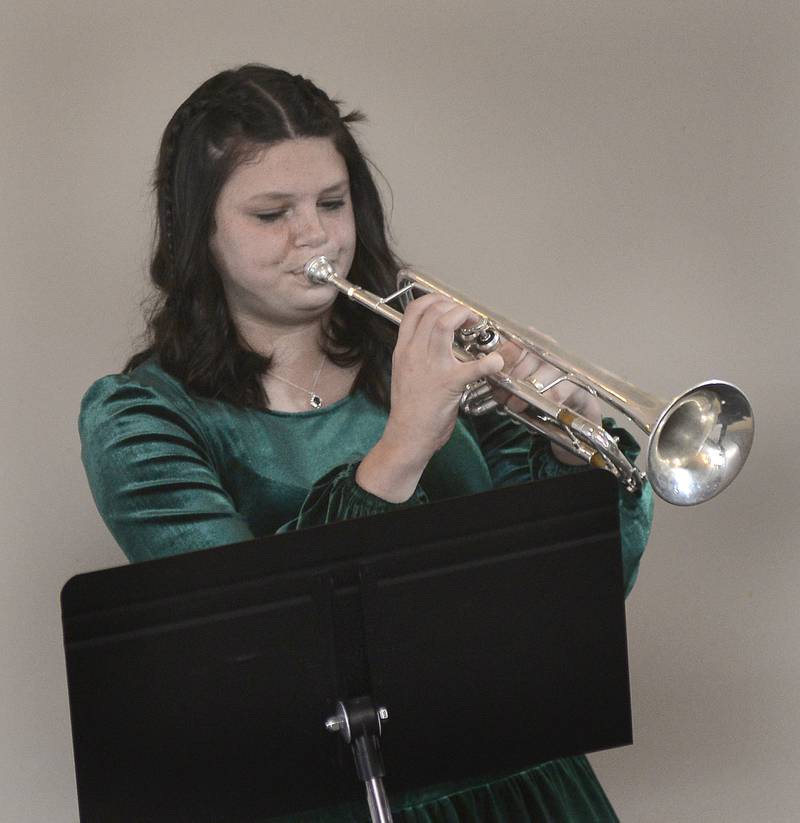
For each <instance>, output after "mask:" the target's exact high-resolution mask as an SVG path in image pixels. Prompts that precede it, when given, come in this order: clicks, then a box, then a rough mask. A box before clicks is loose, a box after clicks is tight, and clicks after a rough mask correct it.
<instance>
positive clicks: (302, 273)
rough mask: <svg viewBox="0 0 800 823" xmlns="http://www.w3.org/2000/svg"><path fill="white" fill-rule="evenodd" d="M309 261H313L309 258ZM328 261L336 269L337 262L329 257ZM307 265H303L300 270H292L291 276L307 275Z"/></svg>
mask: <svg viewBox="0 0 800 823" xmlns="http://www.w3.org/2000/svg"><path fill="white" fill-rule="evenodd" d="M309 259H312V258H309ZM327 259H328V260H329V261H330V263H331V265H332V266H333V268H334V269H336V260H335V259H334V258H332V257H327ZM307 262H308V261H306V263H307ZM306 263H303V265H302V266H300V268H298V269H291V270H290V271H289V274H297V275H305V273H306Z"/></svg>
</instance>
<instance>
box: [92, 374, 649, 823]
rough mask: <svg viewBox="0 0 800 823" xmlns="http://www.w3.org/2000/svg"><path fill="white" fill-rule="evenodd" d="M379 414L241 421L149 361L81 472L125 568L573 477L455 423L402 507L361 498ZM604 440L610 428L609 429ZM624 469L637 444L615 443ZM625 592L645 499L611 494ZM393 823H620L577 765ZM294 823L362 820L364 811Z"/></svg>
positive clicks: (535, 441)
mask: <svg viewBox="0 0 800 823" xmlns="http://www.w3.org/2000/svg"><path fill="white" fill-rule="evenodd" d="M385 424H386V412H385V411H384V410H383V409H380V408H377V407H376V406H374V405H373V404H372V403H370V402H369V401H368V400H367V399H366V397H364V395H363V394H361V393H356V394H353V395H350V396H348V397H346V398H344V399H342V400H340V401H338V402H336V403H333V404H331V405H329V406H324V407H323V408H320V409H317V410H310V411H307V412H298V413H285V412H275V411H259V410H254V409H239V408H235V407H233V406H231V405H229V404H227V403H224V402H221V401H215V400H207V399H202V398H199V397H196V396H194V395H191V394H190V393H189V392H187V391H186V389H185V388H184V387H183V386H182V384H181V383H180V382H179V381H177V380H176V379H174V378H173V377H171V376H170V375H168V374H167V373H165V372H164V371H163V370H162V369H161V368H160V367H159V366H158V365H156V364H155V363H154V362H152V361H151V362H148V363H145V364H143V365H141V366H139V367H138V368H137V369H136V370H135V371H133V372H132V373H131V374H129V375H112V376H108V377H104V378H102V379H100V380H98V381H97V382H96V383H95V384H94V385H93V386H92V387H91V388H90V389H89V391H88V392H87V393H86V396H85V397H84V399H83V403H82V406H81V415H80V434H81V442H82V448H83V452H82V455H83V461H84V466H85V468H86V473H87V476H88V479H89V485H90V487H91V489H92V494H93V495H94V499H95V502H96V503H97V507H98V509H99V511H100V514H101V515H102V517H103V520H104V521H105V523H106V524H107V526H108V528H109V529H110V530H111V532H112V534H113V535H114V537H115V539H116V540H117V542H118V543H119V545H120V546H121V548H122V550H123V551H124V552H125V554H126V556H127V557H128V559H129V560H131V561H132V562H137V561H142V560H149V559H153V558H158V557H164V556H167V555H172V554H177V553H180V552H189V551H194V550H196V549H202V548H208V547H212V546H219V545H222V544H226V543H235V542H239V541H244V540H251V539H252V538H253V537H259V536H263V535H269V534H273V533H275V532H284V531H289V530H294V529H301V528H304V527H307V526H313V525H319V524H323V523H329V522H332V521H335V520H341V519H345V518H353V517H364V516H368V515H371V514H377V513H380V512H385V511H390V510H392V509H396V508H401V507H406V506H413V505H420V504H422V503H425V502H426V501H429V500H438V499H443V498H446V497H453V496H459V495H465V494H471V493H476V492H481V491H486V490H488V489H491V488H493V487H497V486H504V485H509V484H514V483H520V482H526V481H528V480H531V479H543V478H547V477H553V476H556V475H558V474H563V473H565V472H568V471H575V470H581V468H582V467H568V466H564V465H562V464H561V463H559V462H558V461H557V460H555V458H554V457H552V454H551V451H550V445H549V442H548V441H547V440H545V439H544V438H540V437H536V436H531V434H530V433H528V432H527V431H526V430H524V429H523V428H522V427H520V426H518V425H517V424H515V423H514V422H513V421H510V420H509V419H508V418H504V417H501V416H500V415H495V414H490V415H487V416H485V417H481V418H470V419H463V420H462V419H459V421H458V423H457V425H456V428H455V431H454V432H453V436H452V437H451V438H450V441H449V442H448V443H447V445H446V446H444V448H442V449H441V450H440V451H438V452H437V453H436V454H435V455H434V457H433V458H432V459H431V461H430V463H429V464H428V467H427V468H426V470H425V472H424V474H423V475H422V478H421V480H420V483H419V486H418V488H417V489H416V491H415V492H414V495H413V496H412V497H411V499H410V500H408V501H407V502H405V503H403V504H400V505H399V506H398V505H396V504H392V503H387V502H386V501H384V500H381V499H380V498H377V497H374V496H373V495H371V494H369V493H368V492H366V491H364V490H363V489H361V488H360V487H359V486H358V485H357V484H356V483H355V480H354V475H355V471H356V469H357V467H358V464H359V461H360V460H361V458H363V457H364V455H365V454H366V453H367V452H368V451H369V450H370V449H371V448H372V447H373V446H374V445H375V443H376V442H377V441H378V439H379V438H380V436H381V434H382V433H383V429H384V426H385ZM604 425H605V426H606V427H607V428H609V429H611V427H612V426H613V423H612V421H604ZM613 432H614V434H615V435H619V436H620V445H621V447H622V448H623V451H625V452H626V453H627V454H628V455H629V456H632V454H633V453H635V451H636V450H637V448H638V447H637V445H636V443H635V441H634V440H633V439H632V438H631V437H630V435H628V434H627V433H625V432H624V431H622V430H616V429H614V430H613ZM619 508H620V526H621V533H622V554H623V557H622V560H623V569H624V574H625V585H626V593H627V592H628V591H630V589H631V587H632V585H633V582H634V579H635V577H636V573H637V569H638V565H639V560H640V557H641V555H642V552H643V551H644V546H645V543H646V541H647V536H648V533H649V529H650V523H651V520H652V495H651V493H650V489H649V487H647V486H645V489H644V490H643V492H642V493H641V494H639V495H630V494H627V493H624V492H620V502H619ZM391 800H392V803H393V808H394V811H395V819H396V820H397V821H400V823H412V822H413V823H455V821H481V823H488V822H489V821H491V823H509V822H510V821H559V823H560V822H561V821H581V823H583V822H584V821H613V820H617V817H616V815H615V814H614V811H613V809H612V808H611V805H610V804H609V802H608V800H607V798H606V796H605V794H604V792H603V790H602V788H601V786H600V784H599V783H598V781H597V778H596V777H595V775H594V772H593V771H592V769H591V766H590V765H589V763H588V761H587V760H586V758H585V757H583V756H580V757H571V758H566V759H562V760H557V761H552V762H549V763H544V764H539V765H535V766H533V767H532V768H530V769H527V770H526V771H523V772H520V773H518V774H514V775H510V776H507V777H505V778H502V779H494V780H491V781H487V782H481V783H478V784H476V783H475V781H471V782H470V784H468V785H460V784H459V785H447V786H437V787H432V788H430V789H429V790H426V791H424V792H421V793H417V794H416V795H414V796H408V797H399V798H398V797H392V798H391ZM294 819H295V820H300V819H304V820H308V821H311V820H314V821H363V820H366V819H368V816H367V814H366V804H364V807H363V808H361V807H358V808H354V809H337V810H331V811H330V812H326V813H324V814H320V813H314V814H313V815H310V816H307V817H304V818H299V817H295V818H294Z"/></svg>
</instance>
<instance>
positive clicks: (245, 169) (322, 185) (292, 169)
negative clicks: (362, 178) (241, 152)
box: [220, 137, 348, 199]
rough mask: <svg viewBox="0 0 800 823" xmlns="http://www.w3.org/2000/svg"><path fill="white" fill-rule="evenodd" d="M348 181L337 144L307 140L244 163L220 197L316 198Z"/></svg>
mask: <svg viewBox="0 0 800 823" xmlns="http://www.w3.org/2000/svg"><path fill="white" fill-rule="evenodd" d="M347 179H348V174H347V165H346V164H345V161H344V158H343V157H342V155H341V154H339V152H338V150H337V149H336V146H335V145H334V143H333V140H331V139H330V138H327V137H303V138H298V139H294V140H282V141H281V142H280V143H275V144H274V145H271V146H268V147H266V148H263V149H261V150H259V151H257V152H256V153H255V154H254V155H253V156H251V157H249V158H248V159H247V160H245V161H244V162H242V163H240V164H239V165H238V166H237V167H236V168H235V169H234V171H233V173H232V174H231V176H230V177H229V178H228V180H227V181H226V183H225V185H224V186H223V188H222V192H221V193H220V197H221V198H222V199H230V198H235V199H239V198H250V197H254V196H256V195H270V194H281V195H283V194H288V195H292V196H296V197H301V196H303V195H314V194H315V193H317V192H320V191H323V190H324V189H327V188H330V187H331V186H333V185H335V184H337V183H340V182H343V181H344V182H346V181H347Z"/></svg>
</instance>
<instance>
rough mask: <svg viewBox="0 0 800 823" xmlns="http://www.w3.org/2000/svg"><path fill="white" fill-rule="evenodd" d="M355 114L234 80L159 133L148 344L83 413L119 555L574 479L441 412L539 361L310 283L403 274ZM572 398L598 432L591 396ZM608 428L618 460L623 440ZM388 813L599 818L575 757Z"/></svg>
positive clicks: (638, 505)
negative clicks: (484, 384) (458, 340)
mask: <svg viewBox="0 0 800 823" xmlns="http://www.w3.org/2000/svg"><path fill="white" fill-rule="evenodd" d="M361 119H362V116H361V115H360V114H359V113H358V112H353V113H350V114H347V115H344V116H343V115H342V114H341V113H340V111H339V107H338V104H337V103H336V102H335V101H332V100H330V99H329V98H328V96H327V95H326V94H325V93H324V92H322V91H321V90H320V89H319V88H317V87H316V86H315V85H314V84H313V83H311V82H310V81H309V80H307V79H305V78H303V77H301V76H299V75H290V74H288V73H286V72H284V71H280V70H277V69H273V68H269V67H266V66H259V65H246V66H243V67H241V68H239V69H237V70H231V71H224V72H222V73H220V74H218V75H216V76H214V77H212V78H211V79H210V80H208V81H206V82H205V83H203V84H202V85H201V86H200V87H199V88H198V89H197V90H196V91H195V92H194V93H193V94H192V95H191V96H190V97H189V98H188V99H187V100H186V101H185V102H184V103H183V104H182V105H181V106H180V107H179V108H178V110H177V111H176V113H175V115H174V116H173V117H172V119H171V121H170V122H169V124H168V126H167V128H166V130H165V132H164V136H163V139H162V143H161V148H160V153H159V158H158V165H157V171H156V177H155V190H156V195H157V208H158V215H157V233H156V246H155V252H154V255H153V259H152V264H151V274H152V279H153V282H154V284H155V287H156V290H157V299H156V302H155V304H154V308H153V311H152V313H151V316H150V322H149V344H148V346H147V348H146V349H145V350H143V351H141V352H139V353H138V354H136V355H135V356H134V357H133V358H132V359H131V360H130V362H129V363H128V364H127V366H126V368H125V369H124V372H123V373H122V374H118V375H112V376H108V377H104V378H102V379H101V380H99V381H97V382H96V383H95V384H94V385H93V386H92V387H91V388H90V390H89V391H88V392H87V394H86V396H85V398H84V401H83V405H82V409H81V417H80V431H81V438H82V443H83V459H84V465H85V467H86V472H87V475H88V478H89V483H90V486H91V489H92V493H93V495H94V498H95V501H96V503H97V506H98V508H99V510H100V513H101V515H102V516H103V519H104V520H105V522H106V524H107V525H108V527H109V529H110V530H111V532H112V533H113V535H114V537H115V538H116V540H117V541H118V542H119V544H120V546H121V547H122V550H123V551H124V552H125V554H126V555H127V557H128V558H129V559H130V560H131V561H140V560H146V559H149V558H156V557H162V556H165V555H168V554H174V553H178V552H186V551H193V550H197V549H202V548H207V547H211V546H218V545H221V544H225V543H234V542H237V541H243V540H248V539H252V538H253V537H254V536H256V537H257V536H262V535H268V534H272V533H275V532H278V531H286V530H291V529H299V528H303V527H306V526H310V525H319V524H322V523H327V522H331V521H334V520H339V519H344V518H350V517H361V516H365V515H369V514H375V513H379V512H385V511H389V510H392V509H395V508H398V507H403V506H412V505H418V504H421V503H424V502H425V501H428V500H435V499H440V498H444V497H451V496H454V495H462V494H469V493H473V492H479V491H484V490H487V489H490V488H492V487H496V486H501V485H507V484H511V483H519V482H525V481H528V480H531V479H536V478H546V477H551V476H555V475H558V474H560V473H563V472H565V471H571V470H576V467H572V468H571V467H570V465H571V464H574V462H575V460H574V459H573V458H572V456H571V455H569V454H567V453H564V452H559V450H558V449H557V447H552V446H551V444H550V443H549V441H547V440H545V439H544V438H541V437H537V436H532V435H531V434H530V433H529V432H527V431H526V430H524V429H522V428H521V427H520V426H518V425H517V424H515V423H514V422H512V421H510V420H509V419H508V418H503V417H500V416H499V415H495V414H490V415H488V416H485V417H480V418H470V419H466V418H461V417H459V415H458V402H459V398H460V395H461V392H462V390H463V388H464V386H465V385H466V384H467V383H469V382H471V381H474V380H476V379H478V378H480V377H482V376H486V375H489V374H492V373H495V372H497V371H500V370H501V369H504V370H505V371H506V372H510V373H511V374H512V375H513V376H515V377H526V376H532V377H533V378H534V379H539V380H542V382H548V381H549V379H550V378H551V377H552V376H553V370H552V368H551V367H549V366H548V365H546V364H543V363H541V362H538V361H537V360H536V358H535V357H533V356H532V355H530V354H525V355H523V353H522V352H521V351H520V350H519V349H517V348H516V347H515V346H513V345H511V344H504V346H503V347H501V349H500V351H499V352H496V353H493V354H490V355H488V356H486V357H485V358H483V359H480V360H477V361H475V362H472V363H460V362H458V361H457V360H456V359H455V358H454V356H453V353H452V340H453V334H454V332H455V331H456V330H457V329H458V328H459V327H461V326H462V325H464V324H465V323H467V322H468V321H469V319H470V317H469V312H468V311H467V310H465V309H463V308H462V307H459V306H457V305H455V304H454V303H452V302H450V301H449V300H447V299H444V298H442V297H435V296H432V295H428V296H425V297H423V298H420V299H417V300H415V301H413V302H412V303H411V304H410V306H409V308H408V309H407V311H406V313H405V316H404V319H403V322H402V324H401V325H400V327H399V331H397V330H395V329H394V328H393V327H392V326H391V325H390V324H389V323H387V321H385V320H383V319H382V318H379V317H377V316H376V315H374V314H372V313H371V312H369V311H368V310H366V309H364V308H362V307H359V306H357V305H355V304H353V303H351V302H349V301H347V300H346V299H345V298H343V297H341V296H339V297H337V292H336V291H335V290H334V288H333V287H331V286H319V285H312V284H311V283H309V282H308V280H307V279H306V277H305V275H304V273H303V267H304V265H305V263H306V262H307V261H308V260H309V259H311V258H312V257H315V256H317V255H325V256H326V257H328V258H329V259H330V260H331V261H332V262H333V263H334V265H335V267H336V269H337V271H338V273H339V275H340V276H341V277H347V278H348V279H349V280H350V281H351V282H353V283H355V284H357V285H359V286H363V287H365V288H367V289H369V290H370V291H373V292H376V293H379V294H387V293H390V292H391V291H393V287H394V280H395V275H396V273H397V271H398V269H399V268H400V264H399V261H398V259H397V258H396V257H395V256H394V254H393V253H392V251H391V250H390V248H389V245H388V242H387V238H386V228H385V225H384V215H383V210H382V208H381V203H380V199H379V195H378V192H377V189H376V187H375V184H374V182H373V180H372V177H371V175H370V172H369V169H368V166H367V163H366V161H365V158H364V156H363V154H362V153H361V151H360V150H359V147H358V146H357V144H356V142H355V140H354V138H353V136H352V134H351V132H350V124H352V123H354V122H357V121H359V120H361ZM553 391H554V392H557V390H556V389H554V390H553ZM560 399H562V400H564V399H567V398H566V396H565V394H564V393H562V395H561V397H560ZM569 402H570V405H572V406H573V407H577V408H578V409H579V410H581V411H582V412H583V413H584V414H585V415H587V416H589V417H592V418H594V419H597V420H598V422H599V409H598V407H597V405H596V402H595V400H594V399H593V398H592V397H591V396H589V395H588V394H586V393H582V392H579V391H574V390H573V391H572V396H571V397H569ZM604 424H605V425H606V426H607V427H610V426H611V425H612V424H611V423H610V421H604ZM615 434H616V435H618V436H619V437H620V438H621V440H620V444H621V446H622V447H623V450H625V451H626V452H627V453H628V454H629V456H631V453H632V452H635V450H636V448H637V447H636V444H635V441H633V440H632V438H630V436H629V435H627V434H626V433H625V432H623V431H621V430H615ZM620 515H621V528H622V534H623V565H624V570H625V575H626V586H627V589H628V590H630V587H631V586H632V585H633V581H634V579H635V576H636V571H637V568H638V563H639V558H640V556H641V554H642V552H643V550H644V546H645V543H646V540H647V535H648V532H649V527H650V521H651V516H652V498H651V495H650V490H649V488H647V487H645V489H644V491H643V492H642V493H641V494H639V495H630V494H627V493H624V492H620ZM331 814H332V819H334V818H335V814H334V813H333V812H332V813H331ZM396 815H397V819H398V820H401V821H412V820H420V821H422V820H425V821H440V820H441V821H445V820H447V821H454V820H471V821H510V820H543V819H546V820H557V821H566V820H570V821H572V820H574V821H589V820H602V821H607V820H615V819H616V816H615V815H614V812H613V810H612V808H611V806H610V805H609V803H608V801H607V799H606V797H605V795H604V793H603V790H602V789H601V787H600V785H599V784H598V782H597V780H596V778H595V775H594V773H593V772H592V769H591V767H590V766H589V764H588V762H587V760H586V759H585V758H584V757H575V758H569V759H566V760H559V761H556V762H551V763H546V764H541V765H538V766H534V767H533V768H531V769H530V770H528V771H525V772H523V773H521V774H516V775H513V776H510V777H508V778H506V779H503V780H497V781H494V782H490V783H482V784H480V785H478V786H448V787H441V788H439V789H437V790H435V791H432V792H428V793H426V794H425V795H424V796H420V797H417V798H410V799H409V798H406V799H405V800H404V805H403V808H398V809H397V810H396ZM314 819H319V816H315V818H314ZM336 819H342V818H341V817H339V818H336Z"/></svg>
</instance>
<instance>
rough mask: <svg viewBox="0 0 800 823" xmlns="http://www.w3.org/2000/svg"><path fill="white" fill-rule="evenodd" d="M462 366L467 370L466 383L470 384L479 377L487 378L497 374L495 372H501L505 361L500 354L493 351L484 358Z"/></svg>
mask: <svg viewBox="0 0 800 823" xmlns="http://www.w3.org/2000/svg"><path fill="white" fill-rule="evenodd" d="M464 365H465V366H466V367H467V369H468V372H467V374H468V375H469V376H468V380H467V382H469V383H471V382H473V381H474V380H478V379H480V378H481V377H488V376H489V375H490V374H497V372H500V371H502V370H503V368H504V366H505V361H504V360H503V355H502V354H500V352H497V351H493V352H492V353H491V354H487V355H486V356H485V357H479V358H478V359H477V360H475V361H473V362H472V363H465V364H464Z"/></svg>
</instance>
